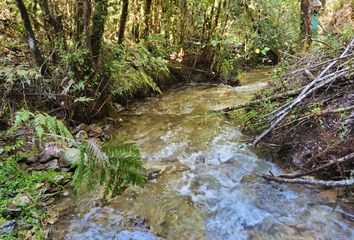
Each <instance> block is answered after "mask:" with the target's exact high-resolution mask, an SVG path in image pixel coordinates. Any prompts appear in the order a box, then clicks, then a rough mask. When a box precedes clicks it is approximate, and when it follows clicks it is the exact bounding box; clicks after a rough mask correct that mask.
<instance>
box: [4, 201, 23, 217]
mask: <svg viewBox="0 0 354 240" xmlns="http://www.w3.org/2000/svg"><path fill="white" fill-rule="evenodd" d="M21 213H22V209H21V208H20V207H19V206H17V205H15V204H9V205H7V206H6V207H5V209H4V210H3V212H2V215H3V216H4V217H8V218H11V219H13V218H16V217H18V216H20V215H21Z"/></svg>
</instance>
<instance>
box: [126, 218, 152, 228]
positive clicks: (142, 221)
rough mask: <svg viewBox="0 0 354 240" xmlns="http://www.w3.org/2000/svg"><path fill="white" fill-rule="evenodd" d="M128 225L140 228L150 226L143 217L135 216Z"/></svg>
mask: <svg viewBox="0 0 354 240" xmlns="http://www.w3.org/2000/svg"><path fill="white" fill-rule="evenodd" d="M130 227H132V228H142V229H149V228H150V226H149V224H148V222H147V220H146V219H145V218H144V217H137V218H135V219H133V220H132V223H131V224H130Z"/></svg>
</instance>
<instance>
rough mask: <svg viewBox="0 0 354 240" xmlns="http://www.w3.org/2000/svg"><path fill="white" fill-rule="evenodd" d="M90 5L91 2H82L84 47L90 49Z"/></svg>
mask: <svg viewBox="0 0 354 240" xmlns="http://www.w3.org/2000/svg"><path fill="white" fill-rule="evenodd" d="M91 12H92V5H91V0H84V5H83V15H84V16H83V31H84V34H85V38H86V39H85V40H86V47H87V49H91V40H90V34H91V32H90V19H91Z"/></svg>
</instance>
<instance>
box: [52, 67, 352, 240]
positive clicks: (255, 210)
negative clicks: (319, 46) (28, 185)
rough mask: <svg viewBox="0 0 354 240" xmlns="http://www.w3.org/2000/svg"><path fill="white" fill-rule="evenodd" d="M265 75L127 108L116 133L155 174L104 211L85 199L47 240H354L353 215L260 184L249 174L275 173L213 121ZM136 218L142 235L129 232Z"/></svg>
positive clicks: (222, 122) (301, 192)
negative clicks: (135, 146)
mask: <svg viewBox="0 0 354 240" xmlns="http://www.w3.org/2000/svg"><path fill="white" fill-rule="evenodd" d="M266 70H267V69H266ZM266 70H264V69H261V70H258V71H253V72H251V73H248V74H246V75H245V76H243V77H242V79H241V83H242V84H243V86H241V87H235V88H233V87H229V86H223V85H219V86H194V87H185V88H180V89H177V90H174V91H170V92H168V93H165V94H163V95H162V96H160V97H156V98H151V99H149V100H148V101H145V102H144V103H136V104H134V105H133V106H131V107H130V109H132V110H129V111H127V112H125V113H123V114H122V115H120V116H119V117H120V118H122V119H123V128H122V129H121V130H120V133H121V134H123V135H124V136H125V137H126V138H128V139H133V140H135V141H136V142H137V144H138V146H139V147H140V149H141V153H142V157H143V159H144V162H145V167H146V168H147V169H155V170H156V171H157V170H159V171H161V172H160V173H161V174H160V175H159V176H158V177H157V178H156V179H154V180H152V181H149V182H147V184H146V186H145V187H144V188H142V189H140V188H129V189H128V190H127V191H125V192H124V194H123V195H121V196H118V197H116V198H114V199H111V200H110V201H108V202H107V203H105V204H103V205H100V204H98V202H99V197H98V196H99V195H98V193H99V191H98V192H97V193H87V194H84V195H83V196H81V198H80V204H79V206H78V207H77V211H76V212H74V213H73V214H72V215H70V216H68V217H67V218H65V219H63V220H61V221H60V222H59V223H58V224H57V225H56V226H55V230H54V233H55V236H56V239H59V238H64V239H137V240H138V239H139V240H140V239H142V240H149V239H207V240H209V239H213V240H218V239H220V240H221V239H222V240H224V239H225V240H227V239H230V240H237V239H353V238H354V230H353V226H354V224H353V221H352V220H353V217H354V216H353V213H350V212H349V211H345V210H344V209H342V208H341V207H337V208H336V210H335V211H334V212H332V207H333V204H329V201H328V199H325V198H322V197H321V195H320V194H319V190H318V189H316V188H306V187H294V186H288V185H280V184H276V183H269V182H266V181H265V180H262V179H261V178H260V177H258V176H257V175H256V174H263V173H267V172H268V171H269V170H271V171H272V172H274V173H280V172H281V171H282V170H281V169H280V168H279V167H278V166H277V165H275V164H274V163H271V162H269V161H266V160H265V159H262V158H260V157H258V156H257V155H256V154H255V153H254V152H253V150H252V149H251V148H249V147H248V146H247V145H246V144H245V141H244V140H243V136H242V133H241V132H240V130H239V129H237V128H236V127H235V125H233V124H232V123H230V122H228V118H227V117H226V116H224V115H223V114H220V113H215V112H213V111H212V110H219V109H222V108H225V107H230V106H234V105H235V104H242V103H244V102H247V101H248V100H249V97H250V96H251V94H252V93H253V92H254V91H256V90H259V89H262V88H264V87H265V83H264V82H265V81H263V82H262V79H263V80H264V79H265V78H266V77H267V72H266ZM112 144H114V141H113V142H112ZM332 203H333V202H332ZM142 218H144V219H145V220H146V221H147V224H148V225H149V228H150V230H149V231H147V230H142V229H138V228H134V227H132V225H131V224H132V221H133V222H134V219H135V220H136V219H138V220H139V219H140V220H141V219H142Z"/></svg>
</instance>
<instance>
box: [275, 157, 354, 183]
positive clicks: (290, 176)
mask: <svg viewBox="0 0 354 240" xmlns="http://www.w3.org/2000/svg"><path fill="white" fill-rule="evenodd" d="M353 160H354V152H353V153H351V154H348V155H346V156H344V157H342V158H339V159H336V160H330V161H329V162H328V163H326V164H324V165H322V166H319V167H317V168H314V169H311V170H308V171H305V172H301V173H297V174H283V175H279V177H281V178H287V179H294V178H298V177H303V176H308V175H311V174H314V173H320V172H323V171H324V170H326V169H327V168H329V167H332V166H335V165H336V166H337V165H340V164H344V163H348V162H352V161H353Z"/></svg>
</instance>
